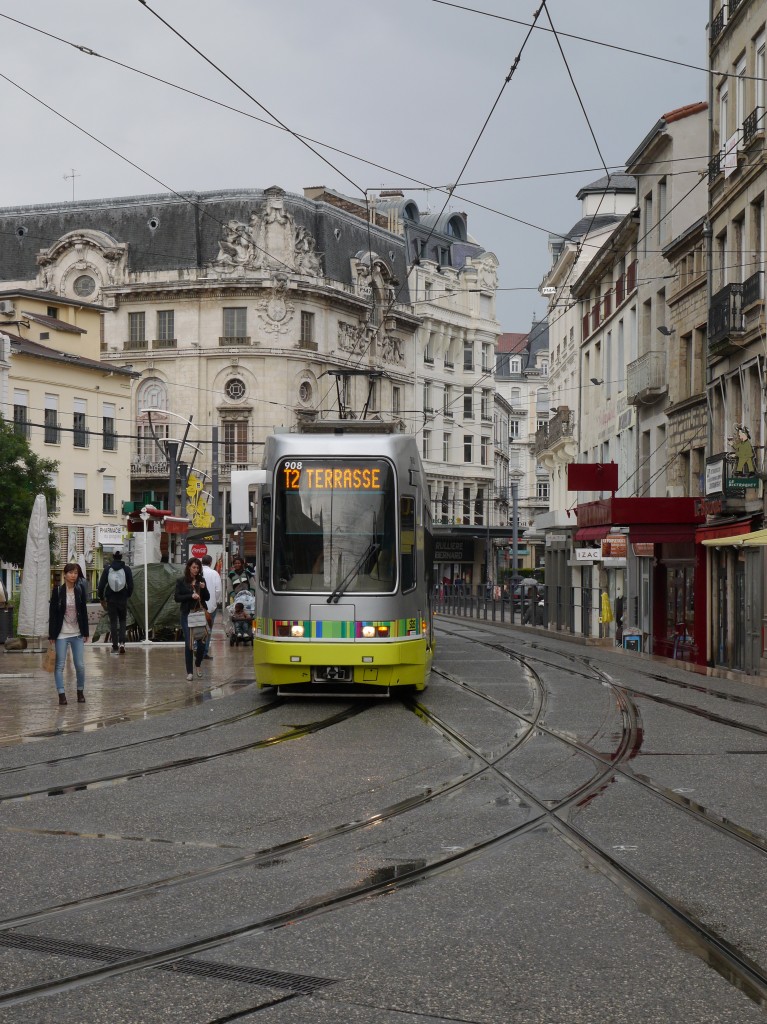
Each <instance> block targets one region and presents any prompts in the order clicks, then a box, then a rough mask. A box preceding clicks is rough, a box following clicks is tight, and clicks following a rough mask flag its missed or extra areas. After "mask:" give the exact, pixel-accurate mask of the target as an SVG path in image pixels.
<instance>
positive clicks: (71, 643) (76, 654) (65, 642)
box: [53, 636, 85, 693]
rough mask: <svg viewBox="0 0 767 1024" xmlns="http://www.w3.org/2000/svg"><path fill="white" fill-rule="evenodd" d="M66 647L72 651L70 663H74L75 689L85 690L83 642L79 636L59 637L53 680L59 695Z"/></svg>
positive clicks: (62, 689) (61, 687)
mask: <svg viewBox="0 0 767 1024" xmlns="http://www.w3.org/2000/svg"><path fill="white" fill-rule="evenodd" d="M67 647H70V648H71V649H72V661H73V662H74V663H75V674H76V676H77V689H78V690H84V689H85V655H84V651H85V641H84V640H83V638H82V637H81V636H60V637H58V638H57V640H56V668H55V669H54V670H53V678H54V680H55V683H56V689H57V690H58V691H59V693H63V692H64V666H65V665H66V663H67Z"/></svg>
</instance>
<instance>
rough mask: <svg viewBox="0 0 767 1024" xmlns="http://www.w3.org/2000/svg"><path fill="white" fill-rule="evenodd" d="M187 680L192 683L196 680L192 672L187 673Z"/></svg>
mask: <svg viewBox="0 0 767 1024" xmlns="http://www.w3.org/2000/svg"><path fill="white" fill-rule="evenodd" d="M186 678H187V680H188V681H189V682H191V681H192V680H193V679H194V676H193V675H192V673H191V672H187V674H186Z"/></svg>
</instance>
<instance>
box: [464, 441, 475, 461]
mask: <svg viewBox="0 0 767 1024" xmlns="http://www.w3.org/2000/svg"><path fill="white" fill-rule="evenodd" d="M473 444H474V439H473V438H472V436H471V434H464V435H463V461H464V462H471V461H472V447H473Z"/></svg>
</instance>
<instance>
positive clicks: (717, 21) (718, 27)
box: [711, 4, 727, 43]
mask: <svg viewBox="0 0 767 1024" xmlns="http://www.w3.org/2000/svg"><path fill="white" fill-rule="evenodd" d="M726 23H727V8H726V7H725V5H724V4H723V5H722V7H721V8H720V10H719V13H718V14H717V15H715V17H714V19H713V21H712V22H711V42H712V43H713V42H714V41H715V40H716V39H718V38H719V36H720V35H721V34H722V32H723V31H724V26H725V24H726Z"/></svg>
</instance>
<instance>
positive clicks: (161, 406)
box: [136, 377, 168, 414]
mask: <svg viewBox="0 0 767 1024" xmlns="http://www.w3.org/2000/svg"><path fill="white" fill-rule="evenodd" d="M136 407H137V409H138V412H139V414H140V413H142V412H147V411H150V410H151V411H152V412H154V411H155V410H157V411H159V412H166V411H167V409H168V390H167V388H166V387H165V384H164V382H163V381H161V380H159V379H158V378H157V377H150V378H149V379H148V380H142V382H141V384H140V385H139V388H138V392H137V394H136Z"/></svg>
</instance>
